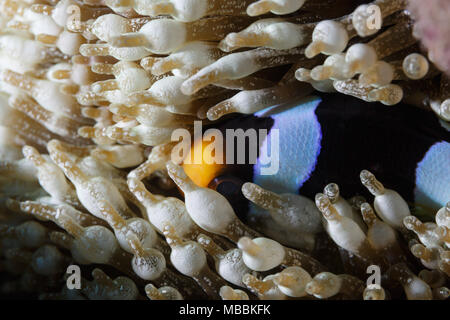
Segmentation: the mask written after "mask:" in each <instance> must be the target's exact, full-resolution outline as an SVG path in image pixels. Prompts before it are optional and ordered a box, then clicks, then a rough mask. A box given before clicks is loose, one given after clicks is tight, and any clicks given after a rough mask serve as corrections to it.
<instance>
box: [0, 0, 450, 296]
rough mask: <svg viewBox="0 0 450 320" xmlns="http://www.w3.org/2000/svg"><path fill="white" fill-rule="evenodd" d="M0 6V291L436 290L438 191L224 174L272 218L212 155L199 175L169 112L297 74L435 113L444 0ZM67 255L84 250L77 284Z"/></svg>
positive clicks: (440, 232)
mask: <svg viewBox="0 0 450 320" xmlns="http://www.w3.org/2000/svg"><path fill="white" fill-rule="evenodd" d="M0 6H1V12H0V27H1V34H0V62H1V64H0V91H1V92H0V111H1V113H0V114H1V118H0V144H1V146H0V172H1V174H0V180H1V182H0V190H1V191H0V195H1V197H0V207H1V209H0V222H1V225H0V248H1V250H0V268H1V269H2V271H5V273H6V274H7V275H5V276H1V277H0V279H1V281H2V283H1V286H0V290H1V292H2V293H3V294H14V295H18V296H19V295H20V294H25V295H29V296H32V297H39V298H41V299H142V298H143V297H144V296H145V295H146V296H147V297H148V298H149V299H152V300H180V299H224V300H248V299H256V298H259V299H280V300H284V299H329V298H330V299H367V300H383V299H387V298H390V299H403V298H407V299H424V300H431V299H440V300H444V299H447V298H448V296H449V289H448V288H447V287H448V280H449V276H450V253H449V252H450V251H449V250H448V248H449V243H450V231H449V228H450V202H449V203H447V205H446V206H444V207H442V208H441V209H439V211H438V212H437V213H436V210H433V209H431V210H429V209H428V208H426V209H424V210H425V211H428V216H427V215H423V216H420V218H419V217H418V216H417V214H416V213H417V212H419V211H418V210H416V209H413V208H412V206H411V204H410V203H408V202H407V201H406V200H405V199H404V197H402V195H400V193H399V192H397V191H395V190H391V189H389V188H387V187H385V186H384V185H383V184H382V183H381V182H380V181H378V180H377V178H376V177H375V175H374V174H373V173H372V172H370V171H368V170H362V171H361V174H360V180H361V184H362V185H363V186H365V187H366V188H367V190H368V191H369V192H370V193H368V194H370V196H371V197H373V201H372V200H368V199H364V198H361V197H359V196H356V195H355V196H356V197H354V198H352V199H349V200H346V199H344V197H342V196H341V195H340V191H339V186H338V185H337V184H335V183H331V184H328V185H323V186H322V187H323V188H324V189H323V190H320V189H319V190H315V193H316V196H315V198H314V199H310V198H308V197H306V196H301V195H298V194H291V193H287V194H286V193H277V192H273V191H274V190H267V189H266V188H263V186H260V185H258V184H255V183H253V182H246V183H244V184H242V185H240V190H239V194H240V195H242V196H243V197H245V199H247V200H248V201H250V202H251V203H252V204H251V205H252V206H255V207H258V208H259V209H261V210H262V209H263V210H265V211H266V212H268V216H269V215H270V217H271V219H273V221H274V226H273V229H272V234H270V235H269V234H265V232H263V231H264V230H255V229H257V228H254V227H253V225H251V223H247V221H245V223H244V222H243V221H242V219H240V216H239V215H238V214H237V212H236V210H235V208H234V207H233V206H232V204H231V201H229V200H230V199H228V200H227V198H226V197H225V196H223V195H222V194H221V193H220V192H218V190H215V189H214V188H211V187H210V188H208V187H207V186H210V185H209V183H210V182H211V180H212V179H211V177H210V176H209V175H208V173H204V174H203V175H202V177H201V178H200V180H201V181H203V180H204V181H203V182H204V183H203V182H202V183H199V181H200V180H198V178H197V179H196V178H195V177H193V175H192V174H190V171H189V170H190V169H189V167H187V166H186V165H185V163H184V162H183V161H184V159H179V161H173V157H172V156H173V151H174V150H177V149H176V148H177V146H178V145H177V143H176V142H175V141H173V138H172V137H173V134H174V132H176V131H177V130H179V129H184V130H186V131H188V132H192V131H193V130H194V121H198V120H203V121H204V122H205V123H207V124H208V125H209V126H210V127H212V128H214V127H215V126H217V125H218V124H220V123H222V122H221V121H223V120H224V119H228V117H230V115H231V114H238V115H237V116H238V117H241V116H242V115H252V114H258V113H259V112H261V111H263V110H266V109H267V108H271V107H274V106H279V105H289V104H292V103H295V102H298V101H301V99H303V98H304V97H306V96H308V95H310V94H311V93H313V92H315V93H316V94H318V95H321V94H327V93H330V92H334V93H339V94H342V95H348V96H352V97H355V98H357V99H360V100H362V101H364V103H376V102H380V103H381V104H383V105H386V106H392V108H395V105H397V104H399V103H400V102H403V103H406V104H408V105H409V108H410V109H411V110H413V109H415V108H417V107H418V108H421V109H425V110H427V111H429V113H432V112H434V114H433V115H435V117H437V118H438V119H439V121H440V123H442V125H443V126H447V127H448V121H450V100H449V92H450V91H449V88H450V87H449V78H448V76H449V75H450V52H449V51H450V47H449V41H448V36H447V34H448V32H446V31H447V29H449V24H448V20H449V18H450V13H449V10H450V3H449V2H448V1H444V0H442V1H433V2H431V1H419V0H375V1H373V2H370V3H369V2H368V1H357V0H342V1H338V2H336V1H332V0H320V1H319V0H259V1H254V0H240V1H235V0H233V1H231V0H164V1H163V0H146V1H144V0H0ZM361 103H362V102H361ZM447 160H448V159H447ZM281 161H285V162H289V159H281ZM448 165H449V164H448V161H447V163H444V164H443V166H445V167H446V168H447V169H446V170H447V171H446V172H448ZM222 169H223V168H222V167H221V166H218V167H217V171H214V172H213V173H214V174H215V173H217V172H219V171H220V170H222ZM367 169H371V168H367ZM214 170H215V169H214ZM371 171H372V170H371ZM220 172H221V171H220ZM292 174H295V173H292ZM324 174H325V175H326V172H324ZM213 178H214V177H213ZM347 178H349V179H350V178H351V179H354V177H347ZM432 178H433V179H437V180H438V179H440V178H442V177H432ZM442 179H448V177H444V178H442ZM380 180H381V179H380ZM338 182H339V181H338ZM437 188H438V189H439V188H440V187H439V186H438V187H437ZM321 192H323V193H321ZM447 194H448V193H447ZM448 200H450V199H446V201H448ZM441 206H442V205H441ZM430 212H431V215H430V214H429V213H430ZM425 219H426V221H425ZM421 220H423V221H424V222H422V221H421ZM271 221H272V220H271ZM275 225H276V226H275ZM277 228H278V229H277ZM279 230H283V231H280V232H279ZM277 233H280V235H279V236H280V238H278V237H277V236H276V234H277ZM281 233H287V235H285V234H284V235H282V234H281ZM273 234H275V236H272V235H273ZM287 238H289V240H292V241H293V242H292V241H291V242H289V241H287V240H286V239H287ZM283 239H284V240H283ZM285 240H286V241H287V242H286V241H285ZM294 240H295V241H294ZM370 266H378V267H379V268H380V269H381V270H383V275H382V278H381V281H380V282H379V283H368V282H366V278H367V273H366V271H367V268H368V267H370ZM68 268H69V269H70V268H72V269H73V270H76V269H77V268H78V269H80V268H81V272H82V273H81V280H80V281H81V287H79V288H76V289H75V290H74V289H73V288H69V287H68V285H67V283H68V282H67V283H66V278H67V271H68V270H69V269H68ZM72 269H71V270H72Z"/></svg>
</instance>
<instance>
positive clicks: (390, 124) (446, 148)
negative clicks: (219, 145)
mask: <svg viewBox="0 0 450 320" xmlns="http://www.w3.org/2000/svg"><path fill="white" fill-rule="evenodd" d="M214 128H217V129H218V130H220V132H223V133H224V135H225V133H226V131H227V129H243V130H244V131H245V130H247V129H249V128H254V129H256V130H260V129H266V130H267V132H268V134H267V136H266V137H265V138H263V139H265V140H263V141H258V142H257V143H258V146H260V148H263V147H267V146H265V144H267V142H268V141H269V138H270V136H271V133H272V132H273V130H274V129H277V130H278V136H279V147H278V152H279V168H278V170H277V172H276V173H274V174H269V175H267V174H261V167H262V166H263V165H264V164H265V163H267V159H264V157H267V152H259V153H258V157H257V159H256V163H245V164H208V163H206V162H205V161H203V162H202V163H200V164H188V163H185V164H183V167H184V170H185V172H186V174H187V175H188V176H189V177H190V178H191V179H192V180H193V181H194V182H195V183H197V184H198V185H200V186H202V187H210V188H213V189H215V190H216V191H218V192H219V193H221V194H222V195H224V196H225V197H226V198H227V199H228V200H229V201H230V203H231V205H232V206H233V208H234V209H235V212H236V213H237V215H238V216H239V218H240V219H242V220H243V221H244V222H246V223H249V224H250V225H252V221H253V222H254V221H255V220H258V219H259V220H262V219H267V218H268V215H267V214H266V213H264V212H261V210H259V209H258V208H256V206H254V205H253V204H251V203H249V202H248V201H247V200H246V199H245V198H244V196H243V195H242V192H241V186H242V184H243V183H245V182H247V181H249V182H253V183H255V184H257V185H259V186H261V187H263V188H264V189H267V190H270V191H272V192H276V193H293V194H300V195H302V196H306V197H308V198H310V199H314V196H315V194H317V193H318V192H321V190H323V188H324V186H326V185H327V184H329V183H332V182H333V183H337V184H338V185H339V187H340V194H341V195H342V196H343V197H344V198H349V197H352V196H355V195H362V196H365V197H366V199H371V195H370V194H369V193H368V191H367V189H366V188H365V187H364V186H363V185H362V184H361V182H360V179H359V173H360V172H361V170H363V169H367V170H369V171H371V172H372V173H374V174H375V176H376V177H377V179H378V180H380V181H381V182H382V183H383V184H384V185H385V186H386V187H388V188H390V189H393V190H396V191H397V192H398V193H399V194H400V195H401V196H402V197H403V198H404V199H405V200H406V201H407V202H408V203H409V204H410V205H411V207H415V206H417V207H420V208H427V209H428V210H429V212H433V210H438V209H439V208H441V207H443V206H445V203H446V202H447V201H449V200H450V142H449V141H450V139H449V138H450V134H449V131H448V129H446V128H445V127H444V125H443V123H441V122H440V120H439V119H438V118H437V117H436V116H435V115H434V114H433V113H431V112H429V111H426V110H423V109H420V108H416V107H412V106H410V105H407V104H403V103H401V104H398V105H396V106H385V105H382V104H380V103H368V102H364V101H361V100H359V99H357V98H353V97H351V96H345V95H340V94H323V95H321V96H320V97H318V96H313V97H308V98H305V99H303V100H301V101H297V102H296V103H291V104H289V105H286V106H276V107H271V108H268V109H265V110H262V111H260V112H258V113H255V114H252V115H244V116H243V115H239V116H232V117H230V118H228V119H226V120H225V121H222V122H221V123H219V124H216V125H215V126H214ZM258 139H260V137H258ZM260 140H261V139H260ZM266 140H267V141H266ZM199 145H200V148H203V149H204V148H205V143H202V144H194V146H193V149H191V153H192V152H194V151H195V150H194V148H196V147H199ZM248 147H249V141H248V139H247V141H246V148H245V150H246V152H247V153H248V150H249V148H248ZM235 148H237V147H236V146H235ZM225 149H226V148H225ZM241 150H242V149H241ZM260 151H261V150H260ZM247 158H248V154H247ZM434 212H436V211H434ZM255 217H256V218H255ZM267 221H270V219H268V220H267ZM269 223H270V222H269ZM267 228H272V226H271V225H267V222H266V229H267Z"/></svg>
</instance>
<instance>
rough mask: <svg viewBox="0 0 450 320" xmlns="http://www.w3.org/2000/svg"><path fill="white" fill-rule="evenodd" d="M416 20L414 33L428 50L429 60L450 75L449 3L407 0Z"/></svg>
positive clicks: (435, 0)
mask: <svg viewBox="0 0 450 320" xmlns="http://www.w3.org/2000/svg"><path fill="white" fill-rule="evenodd" d="M409 9H410V11H411V13H412V14H413V16H414V19H415V20H416V23H415V27H414V33H415V35H416V36H417V37H418V38H419V39H420V40H421V41H422V43H423V45H424V46H425V47H426V48H427V49H428V54H429V58H430V60H432V61H433V62H434V63H435V65H436V66H437V67H438V68H439V69H441V70H442V71H444V72H446V73H447V74H448V75H450V37H449V34H450V23H449V19H450V1H449V0H429V1H424V0H409Z"/></svg>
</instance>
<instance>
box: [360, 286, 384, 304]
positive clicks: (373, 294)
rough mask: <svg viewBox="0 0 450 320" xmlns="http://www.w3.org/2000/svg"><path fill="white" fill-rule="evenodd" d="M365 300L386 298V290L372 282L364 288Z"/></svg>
mask: <svg viewBox="0 0 450 320" xmlns="http://www.w3.org/2000/svg"><path fill="white" fill-rule="evenodd" d="M363 299H364V300H385V299H386V292H385V291H384V289H383V288H382V287H381V286H380V285H377V284H370V285H368V286H367V287H366V289H364V292H363Z"/></svg>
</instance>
